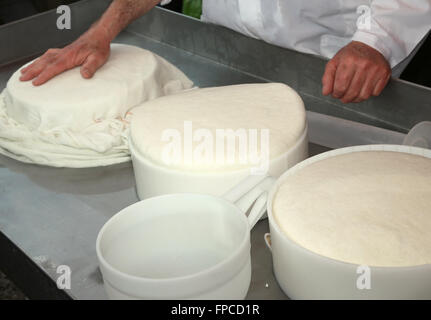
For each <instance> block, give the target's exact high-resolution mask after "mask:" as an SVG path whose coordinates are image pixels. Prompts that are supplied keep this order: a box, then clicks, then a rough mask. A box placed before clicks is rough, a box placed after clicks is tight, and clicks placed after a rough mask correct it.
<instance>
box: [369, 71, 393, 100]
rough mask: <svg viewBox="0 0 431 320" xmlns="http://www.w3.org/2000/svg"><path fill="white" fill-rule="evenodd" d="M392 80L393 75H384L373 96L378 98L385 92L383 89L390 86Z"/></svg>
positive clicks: (378, 82)
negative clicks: (389, 82)
mask: <svg viewBox="0 0 431 320" xmlns="http://www.w3.org/2000/svg"><path fill="white" fill-rule="evenodd" d="M390 78H391V74H390V73H389V74H385V75H383V76H382V77H381V78H380V79H379V80H378V81H377V83H376V85H375V87H374V90H373V96H378V95H380V93H381V92H382V91H383V89H384V88H385V87H386V85H387V84H388V81H389V79H390Z"/></svg>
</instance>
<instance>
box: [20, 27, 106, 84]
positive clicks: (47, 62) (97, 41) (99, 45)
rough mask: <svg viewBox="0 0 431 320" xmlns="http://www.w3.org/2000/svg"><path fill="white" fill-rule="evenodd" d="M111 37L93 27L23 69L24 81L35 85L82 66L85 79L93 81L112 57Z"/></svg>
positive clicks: (22, 78)
mask: <svg viewBox="0 0 431 320" xmlns="http://www.w3.org/2000/svg"><path fill="white" fill-rule="evenodd" d="M109 52H110V37H109V36H108V34H107V32H105V30H103V29H102V28H96V27H93V28H90V29H89V30H88V31H87V32H86V33H84V34H83V35H82V36H81V37H79V38H78V39H77V40H76V41H74V42H72V43H71V44H69V45H68V46H66V47H64V48H63V49H49V50H48V51H46V52H45V53H44V54H43V55H42V56H41V57H39V58H38V59H37V60H36V61H34V62H33V63H32V64H30V65H28V66H27V67H25V68H23V69H21V77H20V80H21V81H29V80H33V81H32V83H33V85H35V86H39V85H41V84H44V83H45V82H47V81H48V80H50V79H52V78H53V77H55V76H56V75H58V74H60V73H62V72H64V71H66V70H69V69H72V68H75V67H77V66H81V70H80V71H81V75H82V77H83V78H86V79H88V78H91V77H92V76H93V75H94V73H95V72H96V70H97V69H99V68H100V67H101V66H102V65H103V64H104V63H105V62H106V61H107V60H108V58H109Z"/></svg>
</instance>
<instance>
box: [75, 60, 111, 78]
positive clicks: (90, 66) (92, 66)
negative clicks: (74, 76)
mask: <svg viewBox="0 0 431 320" xmlns="http://www.w3.org/2000/svg"><path fill="white" fill-rule="evenodd" d="M106 60H107V58H105V57H102V56H98V55H94V54H92V55H89V56H88V57H87V59H86V60H85V62H84V64H83V65H82V67H81V75H82V77H83V78H85V79H89V78H91V77H93V75H94V74H95V73H96V70H97V69H99V68H100V67H101V66H102V65H103V64H104V63H105V62H106Z"/></svg>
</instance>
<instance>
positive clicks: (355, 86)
mask: <svg viewBox="0 0 431 320" xmlns="http://www.w3.org/2000/svg"><path fill="white" fill-rule="evenodd" d="M366 80H367V75H366V74H365V72H363V71H362V70H358V69H357V70H356V71H355V73H354V75H353V79H352V81H351V82H350V86H349V88H348V89H347V90H346V92H345V94H344V95H343V96H342V97H341V98H340V100H341V102H343V103H350V102H352V101H353V100H355V99H356V98H357V97H358V96H359V95H360V93H361V91H362V88H363V86H364V83H365V82H366Z"/></svg>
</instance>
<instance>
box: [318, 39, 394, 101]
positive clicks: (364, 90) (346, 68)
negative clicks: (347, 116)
mask: <svg viewBox="0 0 431 320" xmlns="http://www.w3.org/2000/svg"><path fill="white" fill-rule="evenodd" d="M390 77H391V68H390V66H389V63H388V62H387V61H386V59H385V57H384V56H383V55H382V54H381V53H380V52H379V51H377V50H376V49H374V48H372V47H370V46H368V45H366V44H364V43H362V42H358V41H352V42H350V43H349V44H348V45H347V46H345V47H344V48H342V49H341V50H340V51H338V53H337V54H336V55H335V56H334V58H332V59H331V60H330V61H329V62H328V63H327V64H326V69H325V73H324V75H323V78H322V85H323V88H322V94H323V95H325V96H326V95H329V94H332V96H333V97H334V98H336V99H340V100H341V101H342V102H343V103H349V102H355V103H357V102H362V101H364V100H367V99H368V98H369V97H371V96H378V95H379V94H380V93H381V92H382V91H383V89H384V88H385V86H386V84H387V83H388V81H389V79H390Z"/></svg>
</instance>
